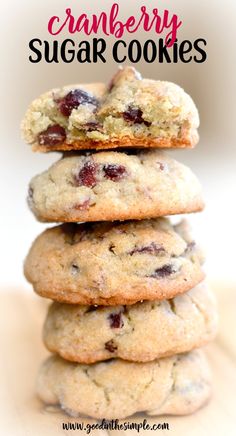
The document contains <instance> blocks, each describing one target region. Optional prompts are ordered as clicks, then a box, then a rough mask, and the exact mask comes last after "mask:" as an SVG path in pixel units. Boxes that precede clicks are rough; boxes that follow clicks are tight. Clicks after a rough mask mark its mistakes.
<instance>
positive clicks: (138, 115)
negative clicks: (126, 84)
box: [123, 106, 152, 127]
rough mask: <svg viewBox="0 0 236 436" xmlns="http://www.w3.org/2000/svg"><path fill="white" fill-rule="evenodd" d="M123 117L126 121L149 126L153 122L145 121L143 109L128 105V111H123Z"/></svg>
mask: <svg viewBox="0 0 236 436" xmlns="http://www.w3.org/2000/svg"><path fill="white" fill-rule="evenodd" d="M123 117H124V119H125V121H128V122H132V123H134V124H142V123H143V124H145V126H147V127H149V126H151V124H152V123H150V122H149V121H145V120H144V119H143V112H142V111H141V109H138V108H132V107H131V106H129V107H128V109H127V111H125V112H123Z"/></svg>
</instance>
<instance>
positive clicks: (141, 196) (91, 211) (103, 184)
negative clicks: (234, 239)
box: [28, 150, 204, 222]
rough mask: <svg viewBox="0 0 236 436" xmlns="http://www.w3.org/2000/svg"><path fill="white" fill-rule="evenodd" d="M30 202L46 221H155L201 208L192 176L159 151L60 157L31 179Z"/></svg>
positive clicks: (195, 183) (40, 217)
mask: <svg viewBox="0 0 236 436" xmlns="http://www.w3.org/2000/svg"><path fill="white" fill-rule="evenodd" d="M28 198H29V205H30V208H31V210H32V211H33V213H34V214H35V216H36V217H37V219H38V220H40V221H47V222H81V221H84V222H87V221H114V220H128V219H145V218H152V217H153V218H156V217H158V216H166V215H171V214H181V213H189V212H196V211H199V210H202V209H203V206H204V204H203V199H202V191H201V186H200V184H199V182H198V180H197V178H196V177H195V175H194V174H193V173H192V171H191V170H190V169H189V168H187V167H186V166H185V165H182V164H180V163H179V162H177V161H176V160H174V159H172V158H170V157H168V156H166V154H164V153H163V152H160V151H158V150H146V151H138V152H135V151H132V154H127V153H124V152H114V151H105V152H98V153H93V154H90V153H88V154H79V155H70V156H67V157H64V158H62V159H61V160H59V161H57V162H56V163H54V164H53V165H52V166H51V167H50V168H49V169H48V170H47V171H45V172H43V173H42V174H40V175H38V176H36V177H34V178H33V179H32V181H31V183H30V187H29V197H28Z"/></svg>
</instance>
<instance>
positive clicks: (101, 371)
mask: <svg viewBox="0 0 236 436" xmlns="http://www.w3.org/2000/svg"><path fill="white" fill-rule="evenodd" d="M37 392H38V395H39V397H40V398H41V399H42V400H43V401H44V402H45V403H46V404H51V405H60V406H61V407H62V409H63V410H64V411H65V412H67V413H68V414H69V415H72V416H74V417H77V416H78V417H79V416H81V415H82V416H84V415H86V416H91V417H93V418H98V419H103V418H105V419H116V418H126V417H128V416H130V415H133V414H134V413H136V412H147V413H148V415H163V414H168V415H185V414H188V413H192V412H194V411H195V410H197V409H198V408H199V407H201V406H202V405H203V404H204V403H205V402H206V401H207V400H208V399H209V396H210V392H211V374H210V371H209V367H208V363H207V360H206V358H205V355H204V354H203V353H202V352H201V351H200V350H199V351H192V352H190V353H188V354H182V355H176V356H173V357H166V358H164V359H160V360H155V361H153V362H147V363H134V362H125V361H122V360H119V359H113V360H110V361H107V362H100V363H95V364H93V365H82V364H79V363H71V362H67V361H65V360H63V359H61V358H60V357H57V356H52V357H50V358H49V359H47V360H46V361H45V363H44V364H43V365H42V367H41V369H40V372H39V376H38V383H37Z"/></svg>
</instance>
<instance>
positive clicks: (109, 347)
mask: <svg viewBox="0 0 236 436" xmlns="http://www.w3.org/2000/svg"><path fill="white" fill-rule="evenodd" d="M105 349H106V350H108V351H110V353H114V352H115V351H116V350H117V345H115V344H114V341H113V340H112V339H111V341H108V342H106V343H105Z"/></svg>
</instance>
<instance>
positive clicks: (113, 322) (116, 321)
mask: <svg viewBox="0 0 236 436" xmlns="http://www.w3.org/2000/svg"><path fill="white" fill-rule="evenodd" d="M108 319H109V321H110V327H111V328H113V329H120V328H121V327H123V325H124V322H123V319H122V317H121V312H119V313H110V315H109V317H108Z"/></svg>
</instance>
